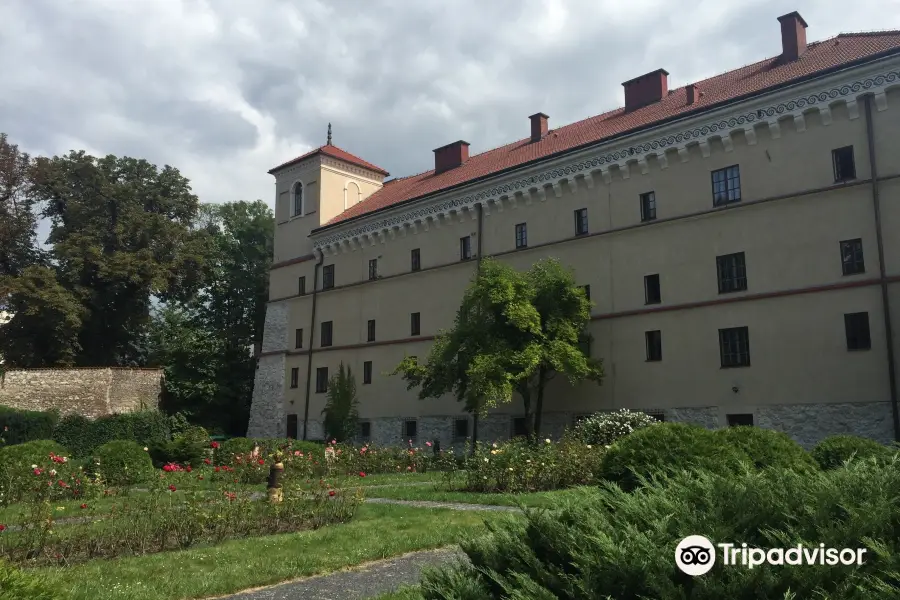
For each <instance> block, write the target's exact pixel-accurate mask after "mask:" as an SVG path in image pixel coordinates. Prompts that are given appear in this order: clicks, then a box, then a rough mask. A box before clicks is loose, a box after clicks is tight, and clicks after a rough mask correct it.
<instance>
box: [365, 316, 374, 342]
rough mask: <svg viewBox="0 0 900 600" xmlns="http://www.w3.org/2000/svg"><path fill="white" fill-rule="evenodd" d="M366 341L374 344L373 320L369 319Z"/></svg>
mask: <svg viewBox="0 0 900 600" xmlns="http://www.w3.org/2000/svg"><path fill="white" fill-rule="evenodd" d="M366 329H367V331H366V341H367V342H374V341H375V319H369V324H368V326H367V327H366Z"/></svg>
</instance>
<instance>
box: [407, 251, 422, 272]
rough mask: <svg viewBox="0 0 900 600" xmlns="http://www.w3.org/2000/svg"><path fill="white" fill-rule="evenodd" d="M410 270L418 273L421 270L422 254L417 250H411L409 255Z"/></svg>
mask: <svg viewBox="0 0 900 600" xmlns="http://www.w3.org/2000/svg"><path fill="white" fill-rule="evenodd" d="M409 262H410V270H412V271H420V270H421V269H422V253H421V251H420V250H419V249H418V248H413V249H412V250H411V251H410V253H409Z"/></svg>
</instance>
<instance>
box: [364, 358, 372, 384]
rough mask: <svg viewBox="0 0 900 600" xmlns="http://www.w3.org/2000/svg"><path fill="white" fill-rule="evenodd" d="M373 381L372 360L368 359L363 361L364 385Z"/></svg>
mask: <svg viewBox="0 0 900 600" xmlns="http://www.w3.org/2000/svg"><path fill="white" fill-rule="evenodd" d="M370 383H372V361H371V360H367V361H366V362H364V363H363V385H368V384H370Z"/></svg>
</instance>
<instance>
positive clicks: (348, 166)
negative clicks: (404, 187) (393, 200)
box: [322, 156, 384, 185]
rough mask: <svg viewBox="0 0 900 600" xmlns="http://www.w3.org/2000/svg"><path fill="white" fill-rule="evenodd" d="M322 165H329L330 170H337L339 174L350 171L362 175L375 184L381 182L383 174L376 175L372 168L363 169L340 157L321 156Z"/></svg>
mask: <svg viewBox="0 0 900 600" xmlns="http://www.w3.org/2000/svg"><path fill="white" fill-rule="evenodd" d="M322 165H323V166H327V167H331V169H330V170H333V171H334V170H337V171H339V172H340V174H341V175H346V174H347V173H352V174H354V175H357V176H359V177H363V178H365V179H366V180H368V181H369V182H370V183H374V184H376V185H381V182H382V181H383V180H384V177H383V176H380V175H378V174H377V173H375V172H374V171H372V170H369V169H363V168H362V167H358V166H356V165H354V164H353V163H349V162H346V161H343V160H340V159H336V158H331V157H329V156H323V157H322Z"/></svg>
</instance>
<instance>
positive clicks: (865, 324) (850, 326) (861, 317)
mask: <svg viewBox="0 0 900 600" xmlns="http://www.w3.org/2000/svg"><path fill="white" fill-rule="evenodd" d="M844 329H845V330H846V333H847V350H869V349H871V348H872V338H871V336H870V334H869V313H867V312H858V313H850V314H847V315H844Z"/></svg>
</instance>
